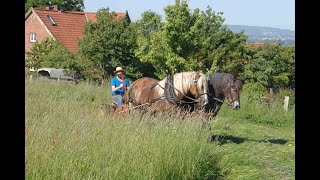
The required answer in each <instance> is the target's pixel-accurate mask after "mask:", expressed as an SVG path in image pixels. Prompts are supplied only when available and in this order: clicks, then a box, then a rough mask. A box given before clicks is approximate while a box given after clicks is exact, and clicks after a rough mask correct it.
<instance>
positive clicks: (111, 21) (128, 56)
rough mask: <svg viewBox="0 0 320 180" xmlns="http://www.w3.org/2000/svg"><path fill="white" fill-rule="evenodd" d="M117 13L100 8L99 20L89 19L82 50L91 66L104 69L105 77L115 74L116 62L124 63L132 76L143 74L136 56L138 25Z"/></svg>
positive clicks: (129, 75) (99, 69) (97, 16)
mask: <svg viewBox="0 0 320 180" xmlns="http://www.w3.org/2000/svg"><path fill="white" fill-rule="evenodd" d="M115 16H116V14H115V12H110V11H109V8H102V9H100V10H99V11H98V12H97V15H96V18H97V22H96V23H92V22H87V23H86V26H85V30H84V34H85V37H84V38H83V39H82V40H81V41H80V43H79V47H80V50H81V51H82V53H83V54H84V55H85V56H86V57H87V58H88V59H89V60H90V61H91V62H92V65H93V67H92V68H93V69H96V70H98V71H99V72H100V73H103V74H102V77H103V78H106V77H107V76H112V75H113V74H114V73H113V71H114V69H115V67H117V66H123V67H125V68H126V71H127V74H128V77H129V78H137V77H140V76H141V75H142V73H141V72H140V70H139V67H140V63H139V61H138V60H137V59H136V58H135V56H134V49H135V48H136V36H135V29H134V28H133V27H132V26H131V25H130V24H129V22H128V21H127V19H117V18H116V17H115Z"/></svg>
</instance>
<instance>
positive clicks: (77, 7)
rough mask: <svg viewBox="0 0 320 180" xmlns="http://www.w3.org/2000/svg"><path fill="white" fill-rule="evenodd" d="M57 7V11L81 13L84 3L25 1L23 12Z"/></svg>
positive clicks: (61, 0) (41, 0)
mask: <svg viewBox="0 0 320 180" xmlns="http://www.w3.org/2000/svg"><path fill="white" fill-rule="evenodd" d="M52 5H58V7H59V10H63V11H83V10H84V3H83V0H50V1H48V0H26V1H25V3H24V6H25V12H27V11H28V10H29V9H30V7H34V8H36V7H37V8H42V9H44V8H45V7H46V6H52Z"/></svg>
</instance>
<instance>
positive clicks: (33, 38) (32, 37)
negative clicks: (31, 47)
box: [30, 33, 37, 42]
mask: <svg viewBox="0 0 320 180" xmlns="http://www.w3.org/2000/svg"><path fill="white" fill-rule="evenodd" d="M36 41H37V40H36V33H30V42H36Z"/></svg>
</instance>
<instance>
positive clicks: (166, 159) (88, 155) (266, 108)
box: [25, 81, 295, 180]
mask: <svg viewBox="0 0 320 180" xmlns="http://www.w3.org/2000/svg"><path fill="white" fill-rule="evenodd" d="M283 95H290V99H291V100H292V98H291V97H292V94H291V93H290V92H287V91H286V92H280V94H279V95H275V96H274V97H272V98H270V99H269V100H270V102H269V103H266V101H264V100H262V99H261V98H260V96H261V94H258V93H257V94H254V92H252V91H250V90H248V89H246V88H244V91H243V92H242V94H241V108H240V109H239V110H237V111H235V110H232V109H230V108H228V107H227V106H226V105H223V107H222V108H221V110H220V111H219V113H218V115H217V117H215V118H214V119H212V120H211V127H212V130H211V133H212V134H213V135H214V136H215V137H216V139H215V141H214V142H213V143H208V142H207V139H208V132H207V131H206V129H202V128H201V127H202V121H201V119H200V118H196V117H195V118H193V119H184V120H181V119H177V118H173V116H171V115H170V114H165V115H163V116H149V115H147V114H141V113H139V112H132V113H128V114H126V113H123V114H118V115H112V114H110V113H104V115H103V116H102V114H101V109H100V105H101V104H102V103H107V104H108V103H111V92H110V88H109V87H105V86H96V85H92V84H91V85H90V84H87V83H80V84H78V85H74V84H67V83H63V82H60V84H57V82H55V81H52V82H51V81H49V82H46V81H33V82H29V81H26V96H25V97H26V99H25V102H26V106H25V114H26V120H25V157H26V158H25V173H26V179H32V180H34V179H232V180H233V179H294V174H295V173H294V171H295V169H294V157H295V141H294V117H295V116H294V112H295V108H294V104H293V105H292V104H291V105H290V106H289V111H288V112H287V113H285V112H284V110H283Z"/></svg>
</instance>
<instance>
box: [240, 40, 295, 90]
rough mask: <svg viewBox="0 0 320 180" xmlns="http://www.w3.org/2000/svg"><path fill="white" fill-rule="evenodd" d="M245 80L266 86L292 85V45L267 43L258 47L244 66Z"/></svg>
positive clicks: (293, 68) (293, 66)
mask: <svg viewBox="0 0 320 180" xmlns="http://www.w3.org/2000/svg"><path fill="white" fill-rule="evenodd" d="M244 69H245V71H244V73H243V76H244V77H245V79H246V81H248V82H254V83H259V84H262V85H263V86H264V87H266V88H281V87H294V86H295V85H294V83H295V54H294V47H290V46H280V45H276V46H275V45H271V44H270V45H268V46H266V47H264V48H262V49H258V50H256V52H255V55H254V56H253V58H252V59H250V61H249V62H248V64H246V65H245V67H244Z"/></svg>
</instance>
